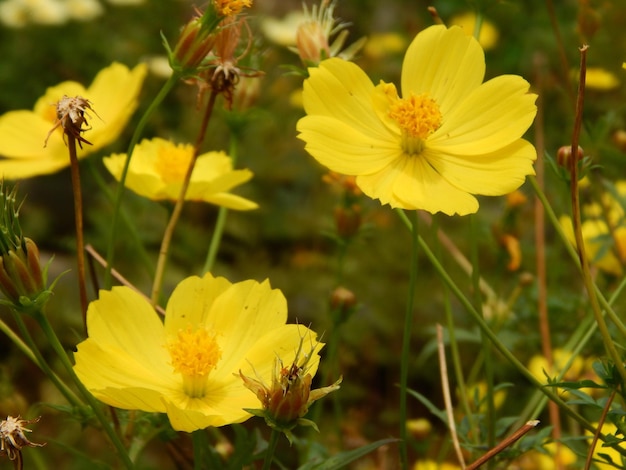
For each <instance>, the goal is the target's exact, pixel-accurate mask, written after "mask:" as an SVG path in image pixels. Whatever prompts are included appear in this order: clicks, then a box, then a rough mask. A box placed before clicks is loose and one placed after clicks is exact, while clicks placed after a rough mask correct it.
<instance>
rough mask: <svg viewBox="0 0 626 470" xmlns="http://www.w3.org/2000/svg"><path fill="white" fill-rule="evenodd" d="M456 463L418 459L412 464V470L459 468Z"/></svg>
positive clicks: (452, 469) (454, 469)
mask: <svg viewBox="0 0 626 470" xmlns="http://www.w3.org/2000/svg"><path fill="white" fill-rule="evenodd" d="M460 468H461V467H459V466H458V465H456V464H453V463H448V462H442V463H437V462H436V461H434V460H418V461H417V462H415V465H413V470H457V469H460Z"/></svg>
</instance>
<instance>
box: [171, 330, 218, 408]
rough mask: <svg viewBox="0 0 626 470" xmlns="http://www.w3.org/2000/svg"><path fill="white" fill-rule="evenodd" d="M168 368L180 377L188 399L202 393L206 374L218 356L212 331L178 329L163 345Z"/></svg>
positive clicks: (214, 364)
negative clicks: (168, 358) (168, 361)
mask: <svg viewBox="0 0 626 470" xmlns="http://www.w3.org/2000/svg"><path fill="white" fill-rule="evenodd" d="M167 349H168V351H169V353H170V358H171V360H172V367H173V368H174V371H175V372H178V373H180V374H181V375H182V377H183V389H184V391H185V393H186V394H187V395H188V396H189V397H191V398H201V397H203V396H204V394H205V393H206V388H207V383H208V380H207V379H208V377H209V373H210V372H211V371H212V370H213V369H215V367H216V366H217V363H218V362H219V360H220V359H221V357H222V350H221V349H220V347H219V345H218V344H217V340H216V339H215V334H212V333H209V332H208V331H206V330H205V329H204V328H200V329H198V330H195V331H194V330H193V329H192V328H191V327H187V329H186V330H180V331H179V332H178V336H177V337H176V339H175V340H173V341H171V342H170V343H169V344H168V345H167Z"/></svg>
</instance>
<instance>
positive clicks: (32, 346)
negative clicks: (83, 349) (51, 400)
mask: <svg viewBox="0 0 626 470" xmlns="http://www.w3.org/2000/svg"><path fill="white" fill-rule="evenodd" d="M11 312H12V313H13V318H14V319H15V323H17V327H18V328H19V329H20V331H21V332H22V335H23V336H24V339H25V341H26V343H24V341H22V339H21V338H20V337H19V336H17V335H16V334H15V333H14V332H13V330H11V329H10V328H9V326H8V325H7V324H6V323H4V322H3V321H2V320H0V330H2V331H3V332H4V333H5V334H6V335H7V336H8V337H9V339H10V340H11V341H12V342H13V344H15V345H16V346H17V347H18V348H19V349H20V351H22V352H23V353H24V355H25V356H26V357H28V358H29V359H30V360H31V361H33V362H34V363H35V364H36V365H37V366H38V367H39V368H40V369H41V371H42V372H43V373H44V374H46V376H47V377H48V378H49V379H50V380H51V381H52V383H53V384H54V385H55V386H56V388H57V389H58V390H59V392H61V394H62V395H63V396H64V397H65V399H66V400H67V402H68V403H69V404H70V405H72V406H74V407H76V408H80V407H82V406H83V403H82V402H81V401H80V399H79V398H78V397H77V396H76V395H75V394H74V392H72V390H70V389H69V387H68V386H67V385H65V383H63V381H62V380H61V379H60V378H59V376H58V375H56V374H55V372H54V371H53V370H52V368H51V367H50V365H49V364H48V362H47V361H46V359H45V358H44V357H43V354H41V351H39V348H38V347H37V344H36V343H35V340H33V337H32V336H31V334H30V332H29V331H28V328H26V324H25V323H24V320H23V319H22V314H21V313H19V312H17V311H15V310H13V309H11Z"/></svg>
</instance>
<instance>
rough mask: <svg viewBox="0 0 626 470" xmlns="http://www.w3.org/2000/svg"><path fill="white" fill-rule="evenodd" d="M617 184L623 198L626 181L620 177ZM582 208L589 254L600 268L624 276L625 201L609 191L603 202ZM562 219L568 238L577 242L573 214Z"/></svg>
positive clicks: (586, 249)
mask: <svg viewBox="0 0 626 470" xmlns="http://www.w3.org/2000/svg"><path fill="white" fill-rule="evenodd" d="M614 187H615V191H616V192H617V194H619V195H620V197H621V198H624V197H626V181H618V182H617V183H615V184H614ZM603 208H604V209H603ZM582 211H583V217H584V220H583V223H582V227H581V229H582V234H583V240H584V242H585V251H586V253H587V257H588V258H589V260H590V261H591V262H592V263H593V264H594V265H595V266H596V267H597V268H598V269H600V270H602V271H604V272H606V273H608V274H612V275H614V276H621V275H622V273H623V266H624V263H625V262H626V222H625V221H624V209H623V207H622V204H621V203H620V202H619V201H616V200H615V198H614V197H613V196H612V195H611V194H610V193H608V192H606V193H605V194H604V195H603V196H602V200H601V204H597V203H595V204H588V205H586V206H584V207H583V208H582ZM559 221H560V223H561V226H562V227H563V231H564V232H565V235H566V236H567V238H568V239H569V240H570V242H571V243H572V244H575V243H576V238H575V237H574V228H573V225H572V219H571V217H569V216H566V215H564V216H561V218H560V219H559ZM607 222H608V223H607ZM609 227H610V229H609Z"/></svg>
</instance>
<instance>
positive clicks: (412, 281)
mask: <svg viewBox="0 0 626 470" xmlns="http://www.w3.org/2000/svg"><path fill="white" fill-rule="evenodd" d="M397 212H398V213H399V214H401V216H404V217H406V214H405V213H404V212H402V211H400V210H398V211H397ZM412 216H413V221H412V224H411V227H410V229H411V256H410V258H409V263H410V267H409V293H408V296H407V302H406V311H405V313H404V329H403V331H402V353H401V354H402V355H401V357H400V458H401V462H402V468H403V469H404V470H406V469H407V468H409V455H408V432H407V427H406V422H407V388H408V378H409V361H410V359H411V357H410V347H411V331H412V329H413V328H412V327H413V307H414V303H415V285H416V283H417V253H418V246H419V245H418V240H419V235H418V231H417V212H416V211H412Z"/></svg>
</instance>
